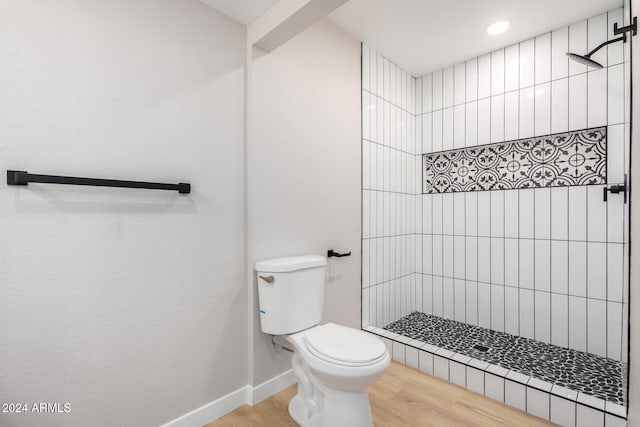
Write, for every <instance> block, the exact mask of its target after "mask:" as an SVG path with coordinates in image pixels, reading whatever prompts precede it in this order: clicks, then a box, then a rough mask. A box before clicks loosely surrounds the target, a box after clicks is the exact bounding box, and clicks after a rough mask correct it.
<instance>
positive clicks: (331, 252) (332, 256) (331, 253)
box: [327, 249, 351, 258]
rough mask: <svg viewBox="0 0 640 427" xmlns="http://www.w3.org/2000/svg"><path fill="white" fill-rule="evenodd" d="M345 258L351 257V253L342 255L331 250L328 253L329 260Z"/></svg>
mask: <svg viewBox="0 0 640 427" xmlns="http://www.w3.org/2000/svg"><path fill="white" fill-rule="evenodd" d="M345 256H351V251H349V252H347V253H344V254H341V253H339V252H336V251H334V250H333V249H329V251H327V257H328V258H334V257H335V258H342V257H345Z"/></svg>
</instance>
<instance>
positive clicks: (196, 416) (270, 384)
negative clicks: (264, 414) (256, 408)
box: [162, 369, 296, 427]
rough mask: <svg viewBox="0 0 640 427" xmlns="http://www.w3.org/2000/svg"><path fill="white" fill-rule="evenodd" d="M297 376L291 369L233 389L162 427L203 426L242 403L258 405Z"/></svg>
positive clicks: (291, 383)
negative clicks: (255, 383) (267, 378)
mask: <svg viewBox="0 0 640 427" xmlns="http://www.w3.org/2000/svg"><path fill="white" fill-rule="evenodd" d="M295 382H296V377H295V375H294V374H293V370H291V369H289V370H288V371H286V372H283V373H282V374H280V375H278V376H276V377H273V378H271V379H270V380H267V381H265V382H263V383H262V384H260V385H258V386H256V387H252V386H250V385H246V386H244V387H242V388H239V389H238V390H236V391H233V392H231V393H229V394H227V395H226V396H222V397H221V398H219V399H216V400H214V401H213V402H209V403H207V404H206V405H203V406H201V407H199V408H197V409H194V410H193V411H191V412H189V413H187V414H184V415H182V416H180V417H178V418H176V419H175V420H173V421H169V422H168V423H166V424H164V425H162V427H202V426H204V425H205V424H207V423H210V422H212V421H215V420H217V419H218V418H220V417H222V416H223V415H226V414H228V413H229V412H231V411H233V410H234V409H237V408H239V407H241V406H242V405H251V406H253V405H256V404H258V403H260V402H262V401H263V400H264V399H267V398H268V397H270V396H273V395H274V394H276V393H279V392H280V391H282V390H284V389H285V388H287V387H289V386H290V385H293V384H295Z"/></svg>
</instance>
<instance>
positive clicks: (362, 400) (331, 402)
mask: <svg viewBox="0 0 640 427" xmlns="http://www.w3.org/2000/svg"><path fill="white" fill-rule="evenodd" d="M314 386H315V387H317V388H316V392H315V394H316V398H318V395H319V394H320V395H321V396H322V397H320V398H319V399H318V400H320V402H318V403H319V405H318V409H317V411H316V412H313V413H311V412H310V411H309V410H308V409H307V407H306V406H305V403H304V398H303V397H302V395H301V394H296V395H295V396H294V398H293V399H291V401H290V402H289V415H291V418H293V420H294V421H295V422H296V423H297V424H298V425H300V426H302V427H342V426H344V427H373V419H372V417H371V405H370V404H369V395H368V393H367V391H366V390H364V391H358V392H354V391H341V390H335V389H331V390H329V389H327V387H323V386H322V385H321V384H314ZM318 392H320V393H318Z"/></svg>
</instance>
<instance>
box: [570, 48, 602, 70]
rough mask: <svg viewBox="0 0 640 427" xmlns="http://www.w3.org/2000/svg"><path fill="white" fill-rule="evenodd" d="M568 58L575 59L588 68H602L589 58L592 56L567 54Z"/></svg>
mask: <svg viewBox="0 0 640 427" xmlns="http://www.w3.org/2000/svg"><path fill="white" fill-rule="evenodd" d="M567 56H568V57H569V58H571V59H573V60H574V61H576V62H579V63H581V64H583V65H586V66H588V67H593V68H602V64H600V63H599V62H596V61H594V60H593V59H591V58H590V57H589V56H590V55H578V54H577V53H571V52H567Z"/></svg>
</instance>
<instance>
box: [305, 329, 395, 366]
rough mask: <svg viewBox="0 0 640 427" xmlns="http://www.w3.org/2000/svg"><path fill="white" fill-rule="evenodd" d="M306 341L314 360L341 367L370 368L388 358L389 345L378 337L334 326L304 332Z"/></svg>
mask: <svg viewBox="0 0 640 427" xmlns="http://www.w3.org/2000/svg"><path fill="white" fill-rule="evenodd" d="M303 341H304V344H305V347H306V349H307V350H308V351H309V352H310V353H311V354H313V355H314V356H315V357H317V358H319V359H322V360H324V361H325V362H328V363H332V364H335V365H340V366H353V367H357V366H370V365H375V364H376V363H378V362H380V361H381V360H383V359H384V358H386V357H387V351H386V346H385V345H384V343H383V342H382V341H381V340H379V339H378V338H376V337H374V336H373V335H370V334H368V333H366V332H362V331H359V330H356V329H352V328H347V327H345V326H340V325H336V324H334V323H327V324H325V325H321V326H316V327H314V328H311V329H309V330H307V331H305V334H304V337H303Z"/></svg>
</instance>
